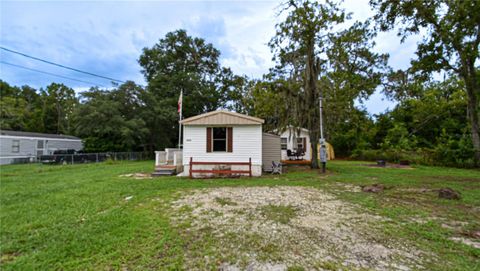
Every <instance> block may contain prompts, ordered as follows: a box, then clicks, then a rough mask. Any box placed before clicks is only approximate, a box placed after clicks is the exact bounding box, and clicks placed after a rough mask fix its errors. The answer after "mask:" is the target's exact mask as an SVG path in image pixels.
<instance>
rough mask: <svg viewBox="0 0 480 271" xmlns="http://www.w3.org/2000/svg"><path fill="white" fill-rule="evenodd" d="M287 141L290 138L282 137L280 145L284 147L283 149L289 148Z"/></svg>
mask: <svg viewBox="0 0 480 271" xmlns="http://www.w3.org/2000/svg"><path fill="white" fill-rule="evenodd" d="M287 142H288V139H287V138H286V137H282V138H280V147H281V148H282V150H286V149H287Z"/></svg>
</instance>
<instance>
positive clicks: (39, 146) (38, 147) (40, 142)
mask: <svg viewBox="0 0 480 271" xmlns="http://www.w3.org/2000/svg"><path fill="white" fill-rule="evenodd" d="M37 149H43V140H38V141H37Z"/></svg>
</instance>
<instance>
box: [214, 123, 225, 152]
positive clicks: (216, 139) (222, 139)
mask: <svg viewBox="0 0 480 271" xmlns="http://www.w3.org/2000/svg"><path fill="white" fill-rule="evenodd" d="M215 129H224V131H225V138H215ZM215 141H224V142H225V148H224V150H215ZM212 152H228V127H212Z"/></svg>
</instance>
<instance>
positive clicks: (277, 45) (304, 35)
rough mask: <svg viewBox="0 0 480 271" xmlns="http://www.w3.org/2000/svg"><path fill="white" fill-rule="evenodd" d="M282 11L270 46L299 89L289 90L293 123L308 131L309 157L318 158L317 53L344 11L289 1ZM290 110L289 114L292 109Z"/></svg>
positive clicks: (314, 164) (313, 164)
mask: <svg viewBox="0 0 480 271" xmlns="http://www.w3.org/2000/svg"><path fill="white" fill-rule="evenodd" d="M282 12H284V13H287V17H286V19H285V20H284V21H283V22H281V23H279V24H277V26H276V28H277V31H276V35H275V36H274V37H273V38H272V39H271V40H270V43H269V45H270V47H271V48H272V50H273V52H274V53H275V58H276V60H277V61H278V62H279V64H280V65H281V66H282V67H281V68H283V69H285V68H286V69H287V70H288V71H289V73H290V75H291V78H292V79H293V80H294V81H297V82H298V83H299V85H300V86H301V87H300V88H298V87H297V88H294V89H297V90H298V91H294V90H293V89H290V92H291V94H292V95H291V96H292V97H294V98H295V100H296V101H297V102H296V106H295V107H296V109H297V110H295V111H296V112H298V113H299V114H298V115H296V116H295V119H296V123H295V124H296V125H300V126H304V127H306V128H307V129H309V130H310V142H311V148H312V157H317V144H318V142H319V138H320V133H319V129H318V127H319V119H320V118H319V107H318V101H319V97H320V96H321V93H320V91H319V90H318V89H317V81H318V76H319V74H320V72H321V66H322V61H321V60H320V58H319V55H320V54H321V53H322V52H324V49H325V44H326V43H327V40H328V32H329V31H330V30H332V28H333V26H335V25H336V24H338V23H342V22H343V21H344V20H345V16H346V15H345V12H344V11H343V10H341V9H339V7H338V6H337V5H336V4H334V3H332V2H330V1H326V3H324V4H321V3H318V2H311V1H308V0H305V1H294V0H292V1H289V2H288V3H286V4H285V7H284V9H283V10H282ZM295 111H293V110H292V113H293V112H295ZM310 166H311V167H312V168H318V161H317V159H312V161H311V165H310Z"/></svg>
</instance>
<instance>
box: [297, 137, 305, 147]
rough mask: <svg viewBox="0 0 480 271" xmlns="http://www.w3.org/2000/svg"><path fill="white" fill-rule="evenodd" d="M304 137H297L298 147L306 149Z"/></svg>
mask: <svg viewBox="0 0 480 271" xmlns="http://www.w3.org/2000/svg"><path fill="white" fill-rule="evenodd" d="M304 142H305V141H304V137H297V149H302V150H305V148H304V145H303V144H304Z"/></svg>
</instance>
